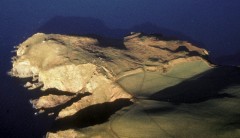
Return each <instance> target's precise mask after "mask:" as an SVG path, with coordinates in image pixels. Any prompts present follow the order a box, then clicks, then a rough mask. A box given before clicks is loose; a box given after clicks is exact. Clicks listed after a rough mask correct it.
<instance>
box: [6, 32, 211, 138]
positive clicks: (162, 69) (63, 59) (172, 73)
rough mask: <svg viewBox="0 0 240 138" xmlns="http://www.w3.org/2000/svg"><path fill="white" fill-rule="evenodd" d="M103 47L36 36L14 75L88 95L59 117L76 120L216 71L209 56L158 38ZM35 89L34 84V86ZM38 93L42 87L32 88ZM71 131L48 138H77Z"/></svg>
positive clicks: (60, 99) (22, 50)
mask: <svg viewBox="0 0 240 138" xmlns="http://www.w3.org/2000/svg"><path fill="white" fill-rule="evenodd" d="M122 45H123V46H124V47H125V49H117V48H114V46H115V43H112V44H111V43H108V45H105V46H104V47H103V45H102V42H100V40H98V39H97V38H90V37H85V36H66V35H59V34H43V33H37V34H35V35H33V36H32V37H30V38H28V39H27V40H26V41H25V42H23V43H22V44H20V45H19V46H18V47H17V50H16V57H13V58H12V59H13V61H12V62H13V68H12V70H11V71H10V74H11V75H12V76H15V77H19V78H27V77H32V78H33V80H34V81H37V82H34V83H31V82H29V83H28V84H27V85H26V86H27V87H31V85H34V84H37V85H36V86H38V87H40V86H42V87H41V90H43V91H45V90H48V89H57V90H60V91H64V92H69V93H72V94H75V95H77V94H79V93H85V92H88V93H90V95H87V96H84V97H82V98H81V99H80V100H78V101H76V102H74V103H72V104H71V105H70V106H68V107H66V108H64V109H62V110H61V111H60V112H59V113H58V116H57V118H58V119H60V118H65V117H68V116H73V115H75V114H76V113H77V112H79V111H80V110H82V109H84V108H86V107H89V106H93V105H96V104H101V103H106V102H114V101H116V100H118V99H129V100H131V101H133V102H134V100H133V99H134V98H133V97H136V98H139V97H147V96H150V95H152V94H154V93H156V92H158V91H160V90H162V89H164V88H167V87H170V86H173V85H176V84H178V83H180V82H182V81H184V80H186V79H189V78H191V77H194V76H196V75H198V74H201V73H203V72H205V71H207V70H211V69H212V68H213V65H211V64H210V63H209V62H208V61H207V60H206V57H207V56H208V52H207V51H206V50H205V49H202V48H198V47H196V46H194V45H192V44H191V43H188V42H186V41H179V40H164V39H161V38H158V37H156V36H154V35H143V34H141V33H133V34H132V35H130V36H127V37H125V38H124V40H123V41H122ZM30 84H31V85H30ZM33 88H37V87H33ZM73 97H75V96H64V95H52V94H50V95H47V96H43V97H40V98H39V99H36V100H34V101H33V105H34V106H35V108H37V109H42V108H52V107H55V106H58V105H61V104H64V103H66V102H67V101H69V100H71V99H72V98H73ZM76 133H77V132H75V131H73V130H67V131H65V132H63V133H62V132H59V133H58V134H50V135H48V137H65V136H68V134H69V136H72V137H76V135H77V134H76Z"/></svg>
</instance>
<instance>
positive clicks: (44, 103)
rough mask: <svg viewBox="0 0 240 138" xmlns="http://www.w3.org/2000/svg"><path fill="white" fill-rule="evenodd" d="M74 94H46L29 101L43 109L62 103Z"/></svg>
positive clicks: (37, 107)
mask: <svg viewBox="0 0 240 138" xmlns="http://www.w3.org/2000/svg"><path fill="white" fill-rule="evenodd" d="M73 97H74V96H66V95H52V94H49V95H47V96H42V97H40V98H39V99H35V100H31V101H30V102H31V103H32V104H33V106H34V108H36V109H44V108H52V107H56V106H58V105H61V104H64V103H66V102H67V101H69V100H70V99H72V98H73Z"/></svg>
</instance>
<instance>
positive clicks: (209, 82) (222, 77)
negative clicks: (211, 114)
mask: <svg viewBox="0 0 240 138" xmlns="http://www.w3.org/2000/svg"><path fill="white" fill-rule="evenodd" d="M239 76H240V69H239V68H238V67H228V66H225V67H217V68H214V69H212V70H210V71H207V72H205V73H202V74H200V75H198V76H195V77H193V78H191V79H188V80H186V81H184V82H182V83H180V84H178V85H175V86H172V87H169V88H166V89H164V90H162V91H159V92H157V93H155V94H153V95H152V96H150V99H152V100H158V101H167V102H172V103H174V104H181V103H199V102H203V101H207V100H210V99H215V98H224V97H229V98H232V97H234V95H231V94H228V93H220V92H221V90H224V89H226V88H228V87H229V86H232V85H239V84H240V78H239Z"/></svg>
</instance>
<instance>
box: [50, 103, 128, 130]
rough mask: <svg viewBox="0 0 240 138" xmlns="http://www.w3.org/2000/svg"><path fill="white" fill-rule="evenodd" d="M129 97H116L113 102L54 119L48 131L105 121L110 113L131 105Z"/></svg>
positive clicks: (80, 126) (86, 125) (92, 106)
mask: <svg viewBox="0 0 240 138" xmlns="http://www.w3.org/2000/svg"><path fill="white" fill-rule="evenodd" d="M131 104H132V102H131V101H130V100H129V99H117V100H115V101H113V102H106V103H102V104H95V105H91V106H88V107H86V108H84V109H82V110H80V111H79V112H77V113H76V114H75V115H74V116H71V117H66V118H63V119H59V120H56V121H55V123H54V125H53V127H52V129H51V130H50V131H52V132H55V131H59V130H66V129H70V128H71V129H73V128H83V127H88V126H93V125H96V124H101V123H104V122H106V121H107V120H108V119H109V117H110V116H111V115H113V114H114V113H115V112H116V111H118V110H120V109H121V108H123V107H126V106H129V105H131Z"/></svg>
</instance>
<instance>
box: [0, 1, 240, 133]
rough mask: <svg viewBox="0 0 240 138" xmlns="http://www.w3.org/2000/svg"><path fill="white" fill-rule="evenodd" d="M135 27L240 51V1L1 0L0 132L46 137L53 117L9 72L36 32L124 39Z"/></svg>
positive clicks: (214, 51)
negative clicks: (18, 49)
mask: <svg viewBox="0 0 240 138" xmlns="http://www.w3.org/2000/svg"><path fill="white" fill-rule="evenodd" d="M131 31H135V32H137V31H141V32H146V33H162V34H166V35H168V36H171V37H174V38H178V39H183V40H188V41H190V42H192V43H194V44H196V45H198V46H200V47H204V48H206V49H208V50H209V51H210V54H211V55H212V57H211V58H212V59H215V58H216V57H219V56H224V55H229V54H234V53H239V51H240V38H239V36H240V1H239V0H231V1H226V0H194V1H193V0H181V1H179V0H167V1H166V0H111V1H110V0H101V1H99V0H89V1H86V0H71V1H66V0H42V1H38V0H1V1H0V52H1V53H0V77H1V78H0V137H25V138H27V137H34V138H37V137H42V136H43V135H44V134H45V133H46V131H47V130H49V129H50V128H51V126H52V122H53V121H54V119H53V118H49V117H47V116H46V115H38V116H35V115H34V112H35V110H34V109H32V105H31V104H30V103H29V99H33V98H35V97H37V95H39V92H38V93H36V92H34V91H28V90H26V89H25V88H23V87H22V85H23V84H24V81H23V80H19V79H17V78H11V77H9V76H8V75H7V71H9V70H10V69H11V62H10V61H11V57H12V56H13V55H14V53H11V51H12V50H13V46H16V45H18V44H19V43H21V42H23V41H24V40H26V39H27V38H28V37H30V36H31V35H33V34H35V33H37V32H44V33H61V34H77V35H82V34H98V35H102V36H105V37H114V38H120V37H123V36H124V35H126V34H128V33H129V32H131ZM225 62H227V61H225Z"/></svg>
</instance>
